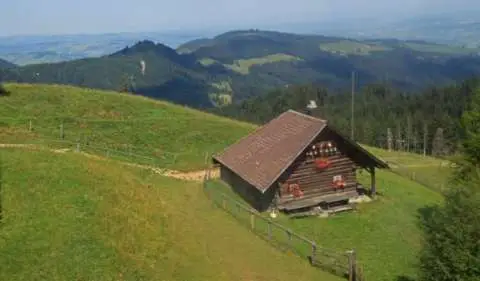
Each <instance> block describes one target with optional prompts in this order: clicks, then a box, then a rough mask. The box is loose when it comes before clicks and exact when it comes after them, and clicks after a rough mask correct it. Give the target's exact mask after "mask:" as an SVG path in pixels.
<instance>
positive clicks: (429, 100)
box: [211, 78, 480, 156]
mask: <svg viewBox="0 0 480 281" xmlns="http://www.w3.org/2000/svg"><path fill="white" fill-rule="evenodd" d="M479 86H480V79H479V78H471V79H467V80H465V81H463V82H461V83H458V84H452V85H450V86H445V87H429V88H426V89H425V90H423V91H414V92H404V91H399V90H398V89H396V88H394V87H392V86H391V85H389V84H387V83H377V84H369V85H366V86H364V87H361V88H360V89H359V90H358V91H355V93H354V95H353V97H354V99H353V123H352V92H351V91H346V90H345V91H340V92H334V91H331V90H328V89H327V88H325V87H322V86H319V85H315V84H304V85H295V86H289V87H282V88H278V89H275V90H273V91H270V92H268V93H267V94H265V95H263V96H259V97H255V98H251V99H248V100H245V101H243V102H241V103H239V104H235V105H230V106H226V107H223V108H214V109H212V110H211V112H214V113H216V114H220V115H224V116H229V117H232V118H236V119H239V120H244V121H249V122H254V123H257V124H263V123H266V122H268V121H269V120H271V119H272V118H274V117H276V116H278V115H279V114H281V113H282V112H284V111H286V110H288V109H295V110H298V111H301V112H305V113H307V110H308V109H307V107H306V106H307V104H308V103H310V101H311V100H313V101H315V102H316V104H317V108H316V109H313V110H310V114H312V115H314V116H316V117H318V118H321V119H326V120H328V122H329V123H330V124H331V125H332V126H334V127H336V128H337V129H338V130H340V131H341V132H342V133H343V134H344V135H346V136H352V124H353V136H354V139H355V140H356V141H359V142H362V143H365V144H369V145H374V146H377V147H383V148H388V146H389V139H390V145H391V148H392V149H396V150H404V151H410V152H417V153H424V149H425V153H427V154H433V155H436V156H444V155H448V154H451V153H454V152H456V151H457V149H458V144H459V142H460V141H461V140H462V139H463V137H464V132H463V129H462V128H463V127H462V124H461V116H462V113H463V112H464V111H465V110H466V109H468V108H469V104H470V102H471V98H472V96H473V95H474V93H475V91H476V89H477V88H478V87H479Z"/></svg>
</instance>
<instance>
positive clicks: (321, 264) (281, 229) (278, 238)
mask: <svg viewBox="0 0 480 281" xmlns="http://www.w3.org/2000/svg"><path fill="white" fill-rule="evenodd" d="M212 183H213V182H212V181H211V177H210V170H209V169H207V171H206V172H205V175H204V188H203V189H204V192H205V194H206V196H207V197H208V198H209V199H210V200H211V201H212V202H213V203H214V204H215V205H216V206H218V207H220V208H221V209H223V210H225V211H226V212H228V213H229V214H231V215H232V216H233V217H235V218H236V219H237V220H239V221H240V222H242V223H243V224H244V225H245V226H246V227H248V228H249V229H250V230H251V231H252V232H254V233H255V234H256V235H258V236H259V237H260V238H262V239H264V240H266V241H267V242H269V243H270V244H272V245H273V246H275V247H276V248H277V249H279V250H281V251H284V252H287V253H291V254H294V255H297V256H299V257H301V258H304V259H306V260H307V261H308V262H309V263H310V265H312V266H314V267H317V268H320V269H322V270H325V271H329V272H330V273H333V274H335V275H338V276H341V277H344V278H348V279H349V280H350V281H361V280H364V279H363V274H361V267H360V265H359V264H358V262H357V258H356V253H355V250H349V251H338V250H332V249H327V248H324V247H320V246H319V245H318V244H317V243H316V242H315V241H313V240H311V239H309V238H306V237H305V236H303V235H301V234H298V233H296V232H295V231H293V230H291V229H289V228H287V227H285V226H283V225H281V224H279V223H277V222H275V221H272V220H271V219H270V218H266V217H264V216H262V215H261V214H259V213H258V212H257V211H256V210H253V209H252V208H250V207H248V206H246V205H244V204H243V203H241V202H239V201H237V200H235V199H233V198H231V197H230V196H228V195H226V194H224V193H222V192H220V191H218V189H217V190H215V188H214V187H213V186H212Z"/></svg>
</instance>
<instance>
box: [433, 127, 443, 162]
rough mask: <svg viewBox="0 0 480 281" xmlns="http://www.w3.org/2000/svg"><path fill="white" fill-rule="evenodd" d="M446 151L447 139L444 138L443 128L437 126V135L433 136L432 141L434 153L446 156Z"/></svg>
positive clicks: (434, 154)
mask: <svg viewBox="0 0 480 281" xmlns="http://www.w3.org/2000/svg"><path fill="white" fill-rule="evenodd" d="M444 152H445V141H444V138H443V129H442V128H437V132H436V133H435V137H434V138H433V142H432V155H433V156H437V157H439V156H444Z"/></svg>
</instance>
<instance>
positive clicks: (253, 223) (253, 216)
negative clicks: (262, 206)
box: [250, 211, 255, 230]
mask: <svg viewBox="0 0 480 281" xmlns="http://www.w3.org/2000/svg"><path fill="white" fill-rule="evenodd" d="M250 226H251V227H252V230H253V229H255V214H254V213H253V211H250Z"/></svg>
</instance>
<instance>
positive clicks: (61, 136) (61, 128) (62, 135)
mask: <svg viewBox="0 0 480 281" xmlns="http://www.w3.org/2000/svg"><path fill="white" fill-rule="evenodd" d="M64 137H65V136H64V134H63V121H62V123H61V124H60V138H61V139H62V140H63V139H64Z"/></svg>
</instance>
